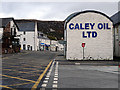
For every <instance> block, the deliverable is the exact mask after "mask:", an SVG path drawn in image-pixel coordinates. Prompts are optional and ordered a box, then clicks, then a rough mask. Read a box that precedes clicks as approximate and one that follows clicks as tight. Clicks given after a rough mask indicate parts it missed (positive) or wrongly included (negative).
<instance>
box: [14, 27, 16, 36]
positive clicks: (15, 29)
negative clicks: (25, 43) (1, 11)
mask: <svg viewBox="0 0 120 90" xmlns="http://www.w3.org/2000/svg"><path fill="white" fill-rule="evenodd" d="M14 35H15V36H16V28H14Z"/></svg>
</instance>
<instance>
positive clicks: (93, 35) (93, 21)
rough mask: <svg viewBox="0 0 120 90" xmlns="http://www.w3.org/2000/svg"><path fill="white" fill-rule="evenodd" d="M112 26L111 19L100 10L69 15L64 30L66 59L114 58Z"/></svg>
mask: <svg viewBox="0 0 120 90" xmlns="http://www.w3.org/2000/svg"><path fill="white" fill-rule="evenodd" d="M112 27H113V23H112V21H111V19H110V18H109V17H108V16H107V15H105V14H103V13H101V12H98V11H90V10H89V11H83V12H77V13H73V14H71V15H70V16H68V18H67V19H66V20H65V31H64V35H65V36H64V39H65V42H66V44H65V56H66V59H68V60H113V28H112ZM84 46H85V47H84Z"/></svg>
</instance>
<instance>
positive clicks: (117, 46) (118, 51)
mask: <svg viewBox="0 0 120 90" xmlns="http://www.w3.org/2000/svg"><path fill="white" fill-rule="evenodd" d="M111 19H112V20H113V24H114V56H120V11H119V12H117V13H116V14H114V15H113V16H112V17H111Z"/></svg>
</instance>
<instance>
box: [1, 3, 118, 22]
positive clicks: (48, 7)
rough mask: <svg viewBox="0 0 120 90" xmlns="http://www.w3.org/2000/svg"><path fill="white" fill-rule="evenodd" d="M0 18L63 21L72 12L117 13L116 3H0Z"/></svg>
mask: <svg viewBox="0 0 120 90" xmlns="http://www.w3.org/2000/svg"><path fill="white" fill-rule="evenodd" d="M0 8H1V9H0V17H14V18H15V19H38V20H64V19H65V18H66V17H67V16H69V15H70V14H71V13H74V12H80V11H84V10H97V11H101V12H103V13H105V14H107V15H108V16H112V15H113V14H115V13H116V12H117V11H118V2H15V1H14V2H2V3H0Z"/></svg>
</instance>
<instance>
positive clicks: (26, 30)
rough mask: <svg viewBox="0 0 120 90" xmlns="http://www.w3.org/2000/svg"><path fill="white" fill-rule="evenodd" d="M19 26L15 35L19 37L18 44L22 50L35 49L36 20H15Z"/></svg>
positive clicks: (36, 44)
mask: <svg viewBox="0 0 120 90" xmlns="http://www.w3.org/2000/svg"><path fill="white" fill-rule="evenodd" d="M16 22H17V25H18V27H19V31H18V32H17V36H19V39H20V45H21V49H22V50H37V46H38V42H37V33H38V31H37V22H29V21H24V22H20V21H16Z"/></svg>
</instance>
